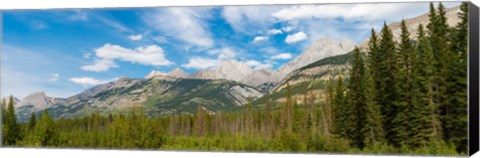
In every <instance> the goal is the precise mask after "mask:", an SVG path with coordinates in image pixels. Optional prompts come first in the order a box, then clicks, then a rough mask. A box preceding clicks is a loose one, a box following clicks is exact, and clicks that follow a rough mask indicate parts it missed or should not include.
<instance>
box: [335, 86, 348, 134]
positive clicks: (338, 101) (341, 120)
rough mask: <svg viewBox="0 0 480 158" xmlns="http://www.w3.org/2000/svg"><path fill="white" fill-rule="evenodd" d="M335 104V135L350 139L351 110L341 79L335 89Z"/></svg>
mask: <svg viewBox="0 0 480 158" xmlns="http://www.w3.org/2000/svg"><path fill="white" fill-rule="evenodd" d="M333 102H334V103H333V115H334V117H333V119H334V120H333V127H334V131H335V134H336V135H337V136H340V137H343V138H348V137H347V136H348V132H347V128H348V123H349V122H348V117H349V112H350V111H351V108H349V107H348V106H347V104H346V98H345V87H344V85H343V79H342V78H341V77H340V78H339V79H338V83H337V86H336V88H335V97H334V101H333Z"/></svg>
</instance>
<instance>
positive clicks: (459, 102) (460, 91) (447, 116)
mask: <svg viewBox="0 0 480 158" xmlns="http://www.w3.org/2000/svg"><path fill="white" fill-rule="evenodd" d="M440 9H441V8H440V6H439V10H440ZM460 9H461V12H459V18H460V19H461V21H460V23H458V24H457V26H456V28H455V31H454V32H455V36H454V40H452V42H451V43H452V48H451V51H450V52H451V54H450V55H449V57H448V59H449V62H448V63H449V67H448V68H449V69H448V73H447V74H448V75H447V76H446V77H447V78H446V79H447V83H448V85H447V90H446V93H447V94H448V97H447V98H446V100H445V102H446V103H445V104H444V108H443V110H444V111H443V114H444V116H443V118H442V120H443V122H444V129H445V136H446V139H447V141H449V142H453V143H454V144H455V145H456V146H457V150H458V151H460V152H466V151H467V144H468V141H467V140H468V139H467V129H468V128H467V126H468V123H467V120H468V116H467V109H468V106H467V88H468V87H467V67H468V63H467V60H468V59H467V46H468V3H467V2H463V3H462V5H461V6H460Z"/></svg>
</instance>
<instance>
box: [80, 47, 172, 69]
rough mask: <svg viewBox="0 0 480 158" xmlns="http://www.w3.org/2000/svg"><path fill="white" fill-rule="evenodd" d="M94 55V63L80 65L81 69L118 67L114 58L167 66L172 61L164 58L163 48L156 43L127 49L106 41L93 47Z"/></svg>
mask: <svg viewBox="0 0 480 158" xmlns="http://www.w3.org/2000/svg"><path fill="white" fill-rule="evenodd" d="M95 56H96V59H95V63H94V64H93V65H85V66H82V70H86V71H95V72H101V71H107V70H109V69H110V68H115V67H118V65H117V64H116V63H115V62H114V60H120V61H125V62H131V63H139V64H143V65H152V66H167V65H170V64H173V62H171V61H169V60H168V59H166V58H165V53H164V51H163V49H162V48H161V47H159V46H156V45H150V46H141V47H137V48H135V49H128V48H123V47H121V46H119V45H113V44H110V43H107V44H105V45H104V46H102V47H100V48H97V49H95Z"/></svg>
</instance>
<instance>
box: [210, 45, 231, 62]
mask: <svg viewBox="0 0 480 158" xmlns="http://www.w3.org/2000/svg"><path fill="white" fill-rule="evenodd" d="M207 53H208V54H210V55H218V57H217V59H218V60H226V59H233V58H235V57H236V56H237V54H236V53H235V51H234V50H233V49H232V48H230V47H225V48H219V49H212V50H209V51H207Z"/></svg>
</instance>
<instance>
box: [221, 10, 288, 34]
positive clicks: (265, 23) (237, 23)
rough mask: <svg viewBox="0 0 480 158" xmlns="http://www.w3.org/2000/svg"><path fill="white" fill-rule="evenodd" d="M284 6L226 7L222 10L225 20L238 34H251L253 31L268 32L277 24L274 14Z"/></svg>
mask: <svg viewBox="0 0 480 158" xmlns="http://www.w3.org/2000/svg"><path fill="white" fill-rule="evenodd" d="M282 7H283V6H268V7H259V6H225V7H223V8H222V16H223V18H224V19H225V20H226V21H227V22H228V23H229V24H230V25H231V26H232V27H233V29H234V30H235V31H237V32H242V33H246V34H251V33H252V31H251V30H261V31H266V30H267V28H268V27H269V26H271V25H273V24H274V23H275V18H273V17H272V16H271V14H272V13H274V12H276V11H278V10H279V9H280V8H282Z"/></svg>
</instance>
